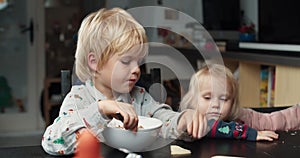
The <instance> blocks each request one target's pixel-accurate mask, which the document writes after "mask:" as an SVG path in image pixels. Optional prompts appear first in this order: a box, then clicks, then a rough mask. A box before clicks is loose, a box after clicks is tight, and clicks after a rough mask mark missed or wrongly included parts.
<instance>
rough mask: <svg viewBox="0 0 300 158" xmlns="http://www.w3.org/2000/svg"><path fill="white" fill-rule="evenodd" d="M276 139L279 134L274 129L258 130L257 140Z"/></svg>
mask: <svg viewBox="0 0 300 158" xmlns="http://www.w3.org/2000/svg"><path fill="white" fill-rule="evenodd" d="M274 139H278V134H277V133H275V132H274V131H257V137H256V140H257V141H260V140H268V141H273V140H274Z"/></svg>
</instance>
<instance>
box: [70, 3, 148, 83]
mask: <svg viewBox="0 0 300 158" xmlns="http://www.w3.org/2000/svg"><path fill="white" fill-rule="evenodd" d="M145 43H147V37H146V33H145V30H144V28H143V26H141V25H140V24H139V23H138V22H137V21H136V20H135V19H134V18H133V17H132V16H131V15H130V14H129V13H127V12H126V11H125V10H123V9H120V8H113V9H105V8H103V9H100V10H98V11H96V12H93V13H91V14H89V15H88V16H87V17H86V18H85V19H84V20H83V21H82V23H81V26H80V29H79V31H78V41H77V49H76V54H75V66H76V67H75V71H76V75H77V76H78V78H79V79H80V80H81V81H83V82H84V81H86V80H87V79H91V77H92V76H93V74H94V72H93V71H92V70H91V69H90V68H89V67H88V59H87V56H88V54H89V53H90V52H93V53H95V54H96V58H97V61H98V67H99V68H101V67H102V66H103V65H104V64H105V63H106V62H107V61H108V59H109V58H110V57H111V56H113V55H114V54H118V55H122V54H123V53H125V52H126V51H128V50H130V49H131V48H133V47H134V46H137V45H140V47H139V48H140V50H139V53H143V54H142V55H143V56H146V55H147V53H148V46H147V45H146V44H145Z"/></svg>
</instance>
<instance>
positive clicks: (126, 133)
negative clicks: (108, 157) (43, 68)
mask: <svg viewBox="0 0 300 158" xmlns="http://www.w3.org/2000/svg"><path fill="white" fill-rule="evenodd" d="M139 126H142V128H138V131H137V132H136V133H134V132H132V131H130V130H125V129H124V128H120V127H123V123H122V122H121V121H119V120H116V119H113V120H112V121H111V122H110V123H109V124H108V127H107V128H105V129H104V130H103V137H104V139H105V141H104V143H105V144H106V145H109V146H111V147H113V148H116V149H126V150H128V151H131V152H143V151H148V150H149V148H148V147H149V146H151V145H152V144H153V143H154V142H155V141H156V139H157V138H158V135H159V132H160V129H161V127H162V121H160V120H158V119H156V118H150V117H145V116H139Z"/></svg>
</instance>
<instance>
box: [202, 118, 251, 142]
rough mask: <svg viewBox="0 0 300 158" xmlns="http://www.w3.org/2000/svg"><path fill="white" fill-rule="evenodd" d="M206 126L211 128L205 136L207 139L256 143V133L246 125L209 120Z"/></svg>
mask: <svg viewBox="0 0 300 158" xmlns="http://www.w3.org/2000/svg"><path fill="white" fill-rule="evenodd" d="M208 125H209V126H210V127H211V130H210V132H209V133H208V134H207V136H209V137H213V138H235V139H245V140H250V141H256V137H257V131H256V130H255V129H253V128H250V127H248V126H247V125H244V124H240V123H237V122H233V121H232V122H224V121H222V120H209V121H208Z"/></svg>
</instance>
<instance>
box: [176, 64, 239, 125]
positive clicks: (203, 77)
mask: <svg viewBox="0 0 300 158" xmlns="http://www.w3.org/2000/svg"><path fill="white" fill-rule="evenodd" d="M212 78H215V79H217V80H218V81H221V82H222V81H223V82H227V84H226V89H227V88H230V89H231V96H232V99H233V103H232V106H231V111H230V113H229V114H228V115H227V116H226V117H225V118H226V119H227V120H235V119H236V118H237V117H238V112H239V106H238V104H239V103H238V83H237V81H236V79H235V78H234V76H233V74H232V73H231V71H230V70H229V69H228V68H226V67H225V66H223V65H219V64H209V65H205V66H203V67H202V68H201V69H200V70H199V71H198V72H196V73H195V74H194V75H193V76H192V78H191V80H190V85H189V90H188V92H187V93H186V95H185V96H184V97H183V98H182V100H181V103H180V109H181V110H184V109H195V108H196V107H197V106H201V105H199V97H198V96H199V95H198V94H199V91H200V85H201V84H203V83H205V81H207V79H210V80H211V79H212ZM222 78H223V80H222ZM227 86H229V87H227ZM226 89H224V91H225V90H226Z"/></svg>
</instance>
